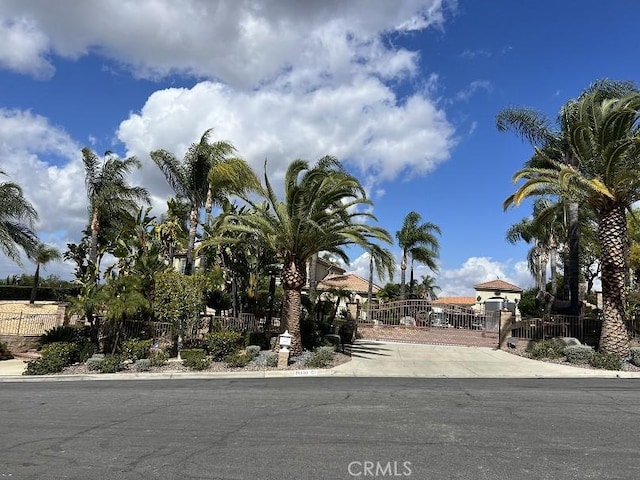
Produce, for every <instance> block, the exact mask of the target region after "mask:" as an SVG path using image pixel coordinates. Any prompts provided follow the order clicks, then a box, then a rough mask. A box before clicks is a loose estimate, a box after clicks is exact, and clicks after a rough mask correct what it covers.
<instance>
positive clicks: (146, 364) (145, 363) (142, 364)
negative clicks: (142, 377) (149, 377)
mask: <svg viewBox="0 0 640 480" xmlns="http://www.w3.org/2000/svg"><path fill="white" fill-rule="evenodd" d="M133 369H134V370H135V371H136V372H148V371H149V370H151V360H149V359H148V358H140V359H138V360H136V361H135V363H134V364H133Z"/></svg>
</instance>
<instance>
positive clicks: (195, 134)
mask: <svg viewBox="0 0 640 480" xmlns="http://www.w3.org/2000/svg"><path fill="white" fill-rule="evenodd" d="M211 127H213V128H214V138H216V139H225V140H229V141H231V142H232V143H233V144H234V145H236V147H237V148H238V149H239V153H240V155H242V156H243V157H244V158H246V159H247V160H248V161H249V162H250V163H251V164H252V166H253V167H254V168H257V169H258V170H260V169H261V168H262V165H263V162H264V159H265V158H266V159H268V166H269V170H270V172H274V173H273V175H274V178H279V177H281V176H282V173H283V172H284V170H285V169H286V167H287V166H288V164H289V163H290V162H291V161H292V160H293V159H295V158H304V159H307V160H310V161H315V160H316V159H318V158H320V157H321V156H323V155H327V154H330V155H335V156H336V157H338V158H340V159H342V160H344V161H345V162H346V163H348V164H351V165H352V166H354V167H357V168H358V169H359V170H360V172H362V173H363V174H364V175H365V177H367V178H366V180H365V182H364V183H365V184H367V185H368V187H369V188H372V187H373V185H374V183H376V182H378V181H380V180H391V179H394V178H396V177H397V176H398V175H401V174H402V173H406V172H409V171H410V172H412V173H416V174H421V173H426V172H429V171H431V170H433V169H434V168H435V167H436V166H437V165H438V164H439V163H441V162H443V161H445V160H447V159H448V158H449V155H450V151H451V149H452V148H453V146H454V139H453V134H454V130H453V127H452V126H451V124H449V122H448V121H447V119H446V115H445V113H444V111H443V110H441V109H438V108H437V106H436V105H435V104H434V103H433V102H432V101H431V100H429V99H428V98H426V97H424V96H421V95H420V94H415V95H413V96H411V97H409V98H408V99H407V101H406V102H404V103H400V102H399V101H398V100H397V99H396V97H395V95H394V93H393V92H392V90H391V89H389V88H388V87H387V86H385V85H384V84H383V83H381V82H380V81H379V80H377V79H375V78H361V79H359V81H357V82H354V83H351V84H345V85H341V86H337V87H329V86H325V87H323V88H321V89H317V90H315V91H313V92H308V93H294V92H282V91H280V90H278V89H271V88H263V89H262V90H257V91H252V92H239V91H237V90H234V89H232V88H230V87H228V86H225V85H222V84H220V83H215V82H201V83H198V84H197V85H195V86H194V87H193V88H191V89H175V88H172V89H166V90H161V91H157V92H155V93H154V94H152V95H151V96H150V97H149V99H148V100H147V102H146V103H145V105H144V106H143V108H142V110H141V111H140V112H138V113H132V114H131V115H130V116H129V118H128V119H127V120H125V121H123V122H122V123H121V125H120V128H119V130H118V138H119V139H120V140H121V141H122V142H123V143H124V144H125V146H126V148H127V151H128V154H129V155H131V154H133V155H136V156H138V157H139V158H140V159H141V160H142V161H143V162H145V163H146V164H147V165H150V164H151V161H150V159H149V157H148V154H149V152H150V151H152V150H155V149H158V148H164V149H166V150H169V151H171V152H174V153H175V154H176V155H178V156H182V154H183V153H184V151H185V150H186V148H187V146H188V145H189V144H190V143H191V142H193V141H196V140H197V139H198V138H199V137H200V135H202V133H203V132H204V131H205V130H206V129H207V128H211ZM145 170H146V171H145V175H146V181H145V185H147V184H148V183H147V181H148V180H151V182H152V183H154V184H158V182H160V183H162V182H163V180H162V178H161V176H160V174H159V172H157V168H156V167H155V166H153V167H152V168H151V169H150V170H149V168H146V169H145ZM374 180H375V181H374ZM162 188H164V187H162ZM152 191H153V188H152ZM161 191H163V192H164V193H165V194H167V193H169V192H168V190H167V189H166V188H164V190H161ZM165 196H166V195H165Z"/></svg>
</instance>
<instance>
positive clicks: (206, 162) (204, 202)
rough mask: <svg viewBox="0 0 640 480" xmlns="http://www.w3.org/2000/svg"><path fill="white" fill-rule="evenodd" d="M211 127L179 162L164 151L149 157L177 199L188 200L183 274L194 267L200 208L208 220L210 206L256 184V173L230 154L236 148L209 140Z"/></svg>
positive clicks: (152, 153) (189, 271) (153, 153)
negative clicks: (253, 182)
mask: <svg viewBox="0 0 640 480" xmlns="http://www.w3.org/2000/svg"><path fill="white" fill-rule="evenodd" d="M210 134H211V130H210V129H209V130H207V131H205V132H204V134H203V135H202V137H201V138H200V141H199V142H198V143H193V144H191V146H190V147H189V149H188V150H187V153H185V155H184V158H183V159H182V161H180V160H178V159H177V158H176V157H175V155H173V154H172V153H170V152H167V151H166V150H156V151H153V152H151V159H152V160H153V161H154V162H155V164H156V165H157V166H158V167H159V168H160V170H161V171H162V173H163V174H164V176H165V178H166V180H167V182H168V183H169V185H170V186H171V188H172V189H173V191H174V192H175V193H176V195H177V196H178V198H179V199H181V200H185V201H187V202H188V203H189V241H188V243H187V252H186V256H187V258H186V265H185V274H187V275H190V274H191V272H192V270H193V250H194V247H195V243H196V234H197V230H198V224H199V223H200V209H201V208H204V209H205V211H206V215H207V220H206V221H207V222H208V221H209V218H208V217H209V216H210V215H211V210H212V208H213V205H221V204H222V202H223V201H224V200H226V199H227V197H228V196H229V195H231V194H239V193H242V192H244V191H246V190H247V189H249V188H251V187H254V186H256V185H254V184H252V181H253V179H255V178H256V177H255V174H254V173H253V172H252V171H251V168H250V167H249V165H248V164H247V163H246V162H245V161H244V160H242V159H240V158H237V157H233V156H232V155H233V154H234V153H235V148H234V147H233V145H232V144H231V143H229V142H224V141H218V142H213V143H210V142H209V136H210Z"/></svg>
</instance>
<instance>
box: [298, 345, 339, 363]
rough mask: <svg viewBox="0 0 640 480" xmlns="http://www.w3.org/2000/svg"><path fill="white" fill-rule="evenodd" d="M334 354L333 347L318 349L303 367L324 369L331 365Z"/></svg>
mask: <svg viewBox="0 0 640 480" xmlns="http://www.w3.org/2000/svg"><path fill="white" fill-rule="evenodd" d="M334 354H335V351H334V347H320V348H318V349H317V350H316V351H315V352H313V353H312V354H311V356H310V357H309V358H308V359H307V360H306V361H305V362H304V364H305V366H307V367H313V368H324V367H327V366H329V365H331V362H333V356H334Z"/></svg>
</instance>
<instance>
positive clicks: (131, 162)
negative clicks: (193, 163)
mask: <svg viewBox="0 0 640 480" xmlns="http://www.w3.org/2000/svg"><path fill="white" fill-rule="evenodd" d="M82 160H83V162H84V168H85V186H86V189H87V198H88V200H89V215H90V228H91V242H90V247H89V262H90V265H91V268H92V269H93V270H95V276H96V280H97V278H98V235H99V233H100V230H101V229H102V228H104V227H105V225H110V226H111V227H115V228H114V229H115V230H118V231H119V230H120V228H119V227H121V226H122V224H123V222H125V221H126V220H125V218H130V217H131V216H135V215H136V214H137V212H138V209H139V208H140V205H139V202H145V203H147V204H148V203H149V194H148V193H147V190H146V189H144V188H142V187H137V186H131V185H129V183H128V182H127V179H126V176H127V175H128V174H129V172H130V171H131V169H133V168H134V167H135V168H140V162H139V161H138V160H137V159H136V158H135V157H129V158H124V159H122V158H118V157H116V156H115V155H113V154H112V153H111V152H106V153H105V156H104V158H103V159H102V160H100V158H99V157H98V156H97V155H96V154H95V153H94V152H93V151H92V150H90V149H89V148H86V147H85V148H83V149H82Z"/></svg>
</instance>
